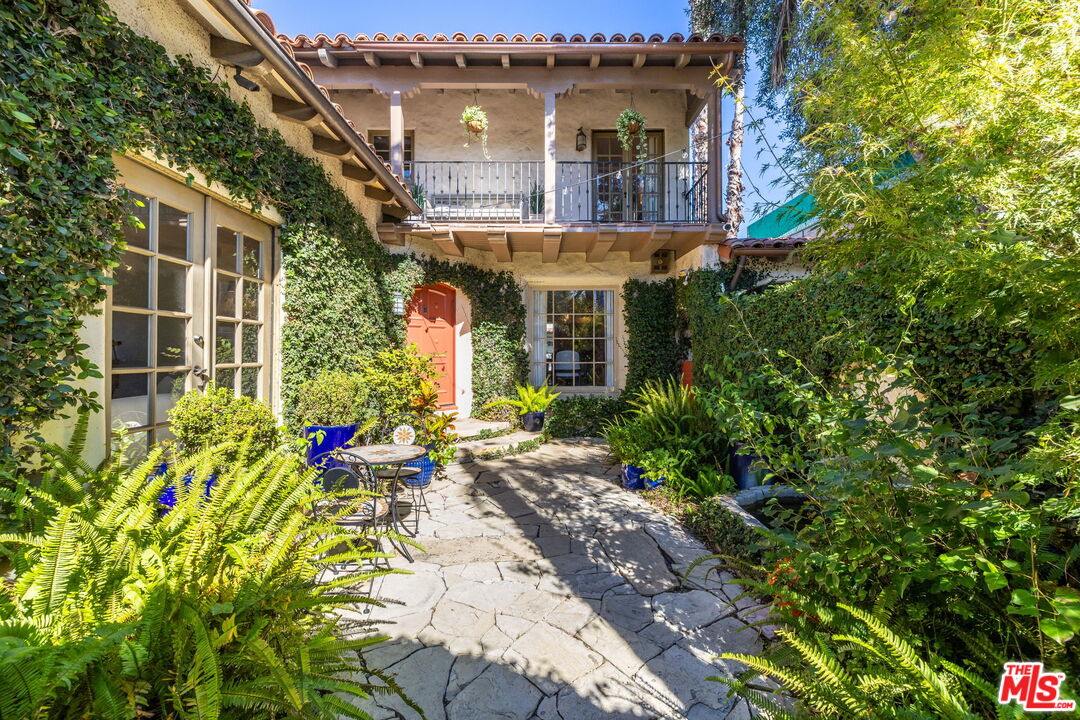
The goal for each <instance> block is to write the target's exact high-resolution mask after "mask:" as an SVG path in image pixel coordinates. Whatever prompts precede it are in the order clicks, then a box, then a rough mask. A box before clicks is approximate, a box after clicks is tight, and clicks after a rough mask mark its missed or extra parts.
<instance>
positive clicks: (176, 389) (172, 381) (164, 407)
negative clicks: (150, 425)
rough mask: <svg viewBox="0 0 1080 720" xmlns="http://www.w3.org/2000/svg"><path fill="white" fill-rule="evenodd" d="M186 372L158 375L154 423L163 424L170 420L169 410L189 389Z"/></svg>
mask: <svg viewBox="0 0 1080 720" xmlns="http://www.w3.org/2000/svg"><path fill="white" fill-rule="evenodd" d="M187 377H188V374H187V372H186V371H184V370H181V371H179V372H171V373H158V374H157V403H156V404H155V409H154V422H155V423H162V422H165V421H167V420H168V419H169V410H171V409H172V407H173V405H175V404H176V401H177V400H179V399H180V397H181V396H182V395H183V394H184V391H185V390H186V389H187Z"/></svg>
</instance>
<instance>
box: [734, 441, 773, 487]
mask: <svg viewBox="0 0 1080 720" xmlns="http://www.w3.org/2000/svg"><path fill="white" fill-rule="evenodd" d="M738 449H739V446H738V445H737V444H736V445H733V446H732V449H731V476H732V477H733V478H735V487H737V488H738V489H739V490H747V489H749V488H752V487H757V486H758V485H761V484H762V480H763V479H764V477H765V475H766V474H767V471H766V470H763V469H757V470H755V469H753V468H752V467H751V466H752V465H754V464H755V463H757V462H758V461H760V460H761V458H760V457H758V456H757V455H753V454H749V455H744V454H741V453H739V452H738Z"/></svg>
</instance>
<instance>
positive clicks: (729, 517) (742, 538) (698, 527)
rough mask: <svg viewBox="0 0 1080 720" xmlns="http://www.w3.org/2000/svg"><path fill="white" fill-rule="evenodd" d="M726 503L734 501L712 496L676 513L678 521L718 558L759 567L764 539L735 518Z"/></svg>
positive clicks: (739, 519)
mask: <svg viewBox="0 0 1080 720" xmlns="http://www.w3.org/2000/svg"><path fill="white" fill-rule="evenodd" d="M727 502H734V501H733V500H730V499H728V500H726V501H725V498H723V497H721V496H720V495H712V496H709V497H707V498H705V499H704V500H702V501H700V502H698V503H688V504H687V505H685V507H684V509H683V510H682V512H680V513H679V520H681V521H682V522H683V523H684V524H686V526H687V527H689V528H690V529H691V530H693V532H694V534H695V535H697V536H698V537H699V538H701V540H702V541H703V542H705V543H706V544H707V545H708V546H709V547H711V548H713V549H714V550H716V551H717V552H718V553H720V554H721V555H723V556H729V557H732V558H735V559H736V560H738V561H742V562H745V563H750V564H754V565H757V564H760V563H761V561H762V557H763V556H762V548H763V545H764V538H763V537H762V535H761V534H760V533H758V532H756V531H755V530H754V529H753V528H752V527H751V526H749V525H748V524H747V523H746V521H745V520H744V519H743V518H741V517H739V516H738V515H736V514H735V512H734V511H733V510H731V509H730V508H729V507H728V506H727V504H726V503H727Z"/></svg>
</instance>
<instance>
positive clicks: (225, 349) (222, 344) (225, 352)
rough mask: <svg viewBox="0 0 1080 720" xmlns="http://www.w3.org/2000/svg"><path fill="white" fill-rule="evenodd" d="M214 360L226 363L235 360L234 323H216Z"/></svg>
mask: <svg viewBox="0 0 1080 720" xmlns="http://www.w3.org/2000/svg"><path fill="white" fill-rule="evenodd" d="M214 362H215V363H226V364H229V363H234V362H236V323H224V322H219V323H218V324H217V338H216V342H215V345H214ZM230 387H231V386H230Z"/></svg>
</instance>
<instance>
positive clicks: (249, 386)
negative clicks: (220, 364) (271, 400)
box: [240, 368, 259, 397]
mask: <svg viewBox="0 0 1080 720" xmlns="http://www.w3.org/2000/svg"><path fill="white" fill-rule="evenodd" d="M240 394H241V395H247V396H248V397H259V368H243V369H242V370H241V371H240Z"/></svg>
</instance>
